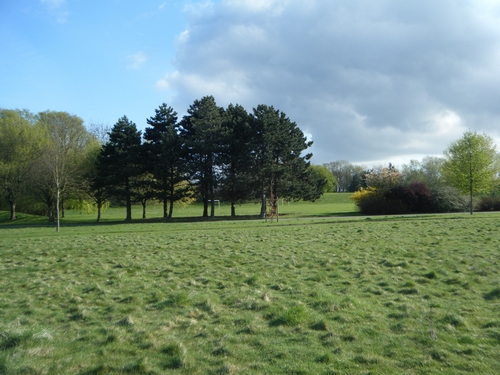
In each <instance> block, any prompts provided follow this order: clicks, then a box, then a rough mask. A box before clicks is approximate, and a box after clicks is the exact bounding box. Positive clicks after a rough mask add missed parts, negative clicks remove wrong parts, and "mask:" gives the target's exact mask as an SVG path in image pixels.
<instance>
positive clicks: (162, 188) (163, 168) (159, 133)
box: [143, 103, 188, 218]
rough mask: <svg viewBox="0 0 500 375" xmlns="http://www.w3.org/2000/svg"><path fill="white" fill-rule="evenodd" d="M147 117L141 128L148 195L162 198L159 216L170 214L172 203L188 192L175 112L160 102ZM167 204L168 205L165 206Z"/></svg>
mask: <svg viewBox="0 0 500 375" xmlns="http://www.w3.org/2000/svg"><path fill="white" fill-rule="evenodd" d="M155 113H156V114H155V116H154V117H151V118H149V119H148V120H147V122H148V125H150V127H148V128H146V130H145V132H144V139H145V141H146V142H145V143H144V145H143V148H144V156H145V158H146V169H147V170H148V171H149V172H150V173H151V174H152V177H153V179H152V184H151V188H152V196H154V197H155V198H156V199H157V200H159V201H160V202H163V216H164V217H165V218H171V217H172V215H173V209H174V203H175V202H177V201H179V200H181V199H182V198H183V197H185V196H188V194H187V189H186V188H187V187H188V185H187V184H185V183H183V182H185V181H186V180H187V178H188V176H187V172H188V171H187V168H186V162H185V158H184V157H183V149H182V147H183V140H182V138H181V136H180V134H179V124H178V123H177V112H175V111H174V110H173V108H172V107H168V106H167V105H166V104H165V103H163V104H162V105H161V106H160V107H159V108H158V109H156V110H155ZM167 204H168V208H167Z"/></svg>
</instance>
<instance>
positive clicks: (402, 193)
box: [385, 182, 434, 213]
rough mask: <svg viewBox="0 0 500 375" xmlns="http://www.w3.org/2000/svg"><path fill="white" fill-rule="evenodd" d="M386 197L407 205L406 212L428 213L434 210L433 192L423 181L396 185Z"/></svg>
mask: <svg viewBox="0 0 500 375" xmlns="http://www.w3.org/2000/svg"><path fill="white" fill-rule="evenodd" d="M385 197H386V199H387V200H389V201H398V202H399V203H400V204H402V205H404V206H406V209H405V210H404V212H405V213H427V212H432V211H433V206H434V205H433V201H432V193H431V192H430V190H429V189H428V188H427V186H425V184H423V183H421V182H413V183H411V184H410V185H408V186H401V185H400V186H396V187H395V188H393V189H391V190H389V191H388V192H387V193H386V194H385Z"/></svg>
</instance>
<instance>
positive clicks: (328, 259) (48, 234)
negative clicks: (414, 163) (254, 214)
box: [0, 209, 500, 375]
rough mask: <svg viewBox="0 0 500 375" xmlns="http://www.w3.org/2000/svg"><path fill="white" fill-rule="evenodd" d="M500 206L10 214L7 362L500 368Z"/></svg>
mask: <svg viewBox="0 0 500 375" xmlns="http://www.w3.org/2000/svg"><path fill="white" fill-rule="evenodd" d="M306 210H307V209H304V211H306ZM312 211H314V209H312ZM499 219H500V216H499V215H498V214H474V215H472V216H471V215H464V214H457V215H422V216H408V217H376V218H375V217H374V218H356V217H341V218H328V219H325V218H317V219H314V218H308V219H293V218H292V219H289V220H282V221H280V222H279V223H276V222H274V223H270V222H264V221H263V220H252V221H250V220H249V221H243V220H239V221H201V222H190V223H181V222H171V223H147V224H145V223H132V224H123V223H116V222H114V223H107V224H106V223H105V224H99V225H91V224H86V225H71V226H67V227H62V228H61V232H59V233H55V231H54V228H53V227H48V226H47V227H46V226H30V225H17V226H16V225H4V226H0V268H1V270H0V285H1V286H2V293H1V294H0V306H1V309H0V373H5V374H56V373H57V374H81V375H84V374H87V375H90V374H163V373H167V372H168V373H178V374H239V373H241V374H368V373H370V374H433V373H440V374H466V373H478V374H497V373H498V368H500V274H499V272H500V267H499V261H500V255H499V252H498V249H499V247H500V233H499V227H500V221H499ZM23 224H26V223H23Z"/></svg>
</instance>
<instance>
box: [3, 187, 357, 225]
mask: <svg viewBox="0 0 500 375" xmlns="http://www.w3.org/2000/svg"><path fill="white" fill-rule="evenodd" d="M350 196H351V194H350V193H327V194H324V195H323V196H322V197H321V198H320V199H318V200H317V201H316V202H303V201H298V202H296V201H291V202H287V201H284V200H281V199H280V200H279V207H278V212H279V214H280V217H281V218H292V217H293V218H297V217H305V216H308V217H318V216H321V217H324V216H345V215H357V214H358V213H357V209H356V206H355V205H354V203H353V202H352V201H351V200H350V199H349V197H350ZM162 210H163V205H162V204H158V203H156V204H154V203H150V204H148V206H147V207H146V218H147V219H146V220H144V219H142V206H140V205H135V206H133V207H132V219H133V220H132V221H133V222H145V221H146V222H155V221H156V222H158V221H162V219H163V212H162ZM209 212H210V207H209ZM202 213H203V205H202V204H200V203H194V204H191V205H188V206H182V205H176V206H175V207H174V213H173V220H172V221H181V222H185V221H186V220H187V221H193V220H194V219H201V216H202ZM259 213H260V202H258V203H257V202H255V203H245V204H241V205H237V206H236V215H237V218H236V219H240V220H241V219H256V218H258V215H259ZM230 215H231V206H230V205H229V204H228V203H225V202H222V203H221V205H220V208H219V206H218V205H216V206H215V218H216V219H218V220H225V219H228V218H230ZM8 217H9V215H8V213H7V212H5V211H3V212H2V211H0V226H1V225H17V226H19V225H20V224H25V223H26V224H34V223H38V224H46V223H47V218H46V217H40V216H33V215H27V214H23V213H18V214H17V217H18V219H17V220H16V221H15V222H13V223H11V222H9V221H8ZM96 218H97V214H96V213H92V214H82V213H80V212H76V211H73V210H66V212H65V217H64V218H61V224H62V225H64V224H80V223H93V222H95V221H96ZM124 219H125V207H115V206H112V207H110V208H108V209H107V210H105V211H104V212H103V213H102V217H101V222H102V223H114V222H122V221H123V220H124Z"/></svg>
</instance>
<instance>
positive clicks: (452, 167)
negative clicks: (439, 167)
mask: <svg viewBox="0 0 500 375" xmlns="http://www.w3.org/2000/svg"><path fill="white" fill-rule="evenodd" d="M444 156H445V158H446V161H445V163H444V166H443V171H444V175H445V179H446V181H447V182H448V183H449V184H450V185H451V186H454V187H456V188H457V189H459V190H460V191H462V192H463V193H466V194H468V195H469V198H470V213H471V215H472V213H473V196H474V195H476V194H481V193H486V192H488V191H489V190H490V189H491V188H492V186H493V180H494V177H495V175H496V173H497V172H498V170H497V164H496V146H495V144H494V143H493V139H492V138H491V137H490V136H488V135H486V134H478V133H476V132H475V131H470V130H469V131H466V132H465V133H464V134H463V136H462V138H460V139H459V140H457V141H455V142H452V143H451V144H450V146H449V147H448V148H447V149H446V150H445V151H444Z"/></svg>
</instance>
